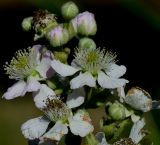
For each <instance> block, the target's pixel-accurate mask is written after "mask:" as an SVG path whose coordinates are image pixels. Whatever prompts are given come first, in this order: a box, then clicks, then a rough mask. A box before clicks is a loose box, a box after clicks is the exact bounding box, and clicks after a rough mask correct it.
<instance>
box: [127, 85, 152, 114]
mask: <svg viewBox="0 0 160 145" xmlns="http://www.w3.org/2000/svg"><path fill="white" fill-rule="evenodd" d="M125 102H126V103H127V104H129V105H130V106H131V107H133V108H134V109H137V110H141V111H143V112H147V111H150V110H151V109H152V99H151V96H150V95H149V94H148V93H147V92H146V91H144V90H142V89H141V88H139V87H133V88H131V89H130V90H129V91H128V93H127V95H126V97H125Z"/></svg>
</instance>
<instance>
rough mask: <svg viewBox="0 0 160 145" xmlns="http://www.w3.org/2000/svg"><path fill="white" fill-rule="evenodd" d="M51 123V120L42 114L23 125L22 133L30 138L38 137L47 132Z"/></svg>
mask: <svg viewBox="0 0 160 145" xmlns="http://www.w3.org/2000/svg"><path fill="white" fill-rule="evenodd" d="M49 123H50V121H49V120H48V119H47V118H45V117H42V116H41V117H38V118H33V119H30V120H28V121H26V122H25V123H24V124H23V125H22V126H21V130H22V134H23V135H24V137H25V138H28V139H30V140H33V139H37V138H39V137H40V136H42V135H43V134H44V133H45V131H46V129H47V127H48V125H49Z"/></svg>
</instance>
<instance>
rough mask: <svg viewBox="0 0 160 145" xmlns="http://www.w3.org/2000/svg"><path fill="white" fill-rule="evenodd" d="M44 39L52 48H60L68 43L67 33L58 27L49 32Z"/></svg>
mask: <svg viewBox="0 0 160 145" xmlns="http://www.w3.org/2000/svg"><path fill="white" fill-rule="evenodd" d="M46 38H47V39H48V40H49V42H50V44H51V45H52V46H53V47H57V46H62V45H64V44H66V43H67V42H68V41H69V33H68V30H67V29H65V28H63V27H62V26H60V25H59V26H56V27H54V28H53V29H52V30H51V31H49V32H48V33H47V34H46Z"/></svg>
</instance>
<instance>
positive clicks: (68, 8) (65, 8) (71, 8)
mask: <svg viewBox="0 0 160 145" xmlns="http://www.w3.org/2000/svg"><path fill="white" fill-rule="evenodd" d="M78 12H79V10H78V7H77V5H76V4H75V3H74V2H72V1H70V2H67V3H65V4H63V5H62V8H61V13H62V16H63V17H64V18H65V19H67V20H70V19H72V18H74V17H75V16H76V15H77V14H78Z"/></svg>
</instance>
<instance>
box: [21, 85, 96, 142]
mask: <svg viewBox="0 0 160 145" xmlns="http://www.w3.org/2000/svg"><path fill="white" fill-rule="evenodd" d="M43 87H45V85H44V86H43ZM47 89H49V88H47ZM43 92H44V91H42V92H41V93H42V94H43ZM47 92H49V91H47ZM41 93H40V94H39V95H38V96H36V97H37V98H41V99H36V100H35V101H36V104H38V105H39V106H38V107H40V109H41V110H43V112H44V113H45V115H46V117H38V118H34V119H30V120H28V121H27V122H25V123H24V124H23V125H22V127H21V130H22V133H23V134H24V136H25V137H26V138H28V139H37V138H39V139H40V141H41V142H44V141H45V140H53V141H59V140H60V139H61V137H62V136H63V135H65V134H67V133H68V126H69V128H70V130H71V132H72V133H73V134H74V135H79V136H81V137H84V136H86V135H87V134H89V133H90V132H92V131H93V126H92V124H91V119H90V117H89V115H88V113H87V112H86V111H84V110H78V111H77V112H76V113H75V114H74V115H73V114H72V111H71V108H75V107H78V106H80V105H81V104H82V103H83V102H82V101H80V99H79V98H80V97H82V96H81V95H80V94H82V95H83V89H79V90H76V91H74V92H73V93H72V94H70V95H69V96H68V99H67V101H66V104H65V103H64V102H62V101H61V100H60V98H58V97H55V96H51V97H50V98H47V97H46V96H44V95H42V94H41ZM49 93H51V92H49ZM40 95H41V97H39V96H40ZM75 95H76V96H75ZM42 98H43V99H42ZM50 122H53V123H55V125H54V126H53V127H52V128H50V129H49V130H48V131H47V132H46V130H47V128H48V125H49V123H50Z"/></svg>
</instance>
